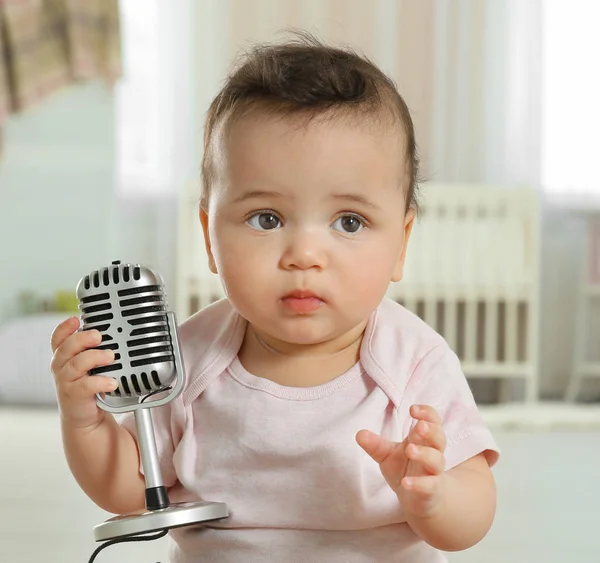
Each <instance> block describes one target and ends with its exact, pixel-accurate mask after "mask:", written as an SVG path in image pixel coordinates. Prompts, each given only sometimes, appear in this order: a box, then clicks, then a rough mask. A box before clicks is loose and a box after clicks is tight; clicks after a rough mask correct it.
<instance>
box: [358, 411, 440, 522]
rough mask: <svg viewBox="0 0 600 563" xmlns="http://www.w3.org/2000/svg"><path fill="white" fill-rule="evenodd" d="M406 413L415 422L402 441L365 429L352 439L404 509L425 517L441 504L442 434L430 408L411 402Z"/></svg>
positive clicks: (434, 412)
mask: <svg viewBox="0 0 600 563" xmlns="http://www.w3.org/2000/svg"><path fill="white" fill-rule="evenodd" d="M410 415H411V416H412V417H413V418H414V419H415V420H416V421H417V424H416V425H415V426H414V427H413V428H412V429H411V431H410V432H409V434H408V436H407V437H406V438H405V439H404V440H403V441H402V442H390V441H389V440H386V439H385V438H382V437H381V436H378V435H377V434H374V433H373V432H370V431H368V430H361V431H360V432H359V433H358V434H357V435H356V441H357V442H358V444H359V445H360V446H361V447H362V448H363V449H364V450H365V451H366V452H367V453H368V454H369V455H370V456H371V457H372V458H373V459H374V460H375V461H376V462H377V463H378V464H379V467H380V469H381V473H382V474H383V476H384V477H385V480H386V481H387V483H388V485H389V486H390V487H391V488H392V490H393V491H394V492H395V493H396V494H397V495H398V498H399V500H400V503H401V505H402V508H403V510H404V512H405V513H409V514H413V515H414V516H416V517H418V518H429V517H431V516H434V515H435V514H436V513H437V511H438V510H439V508H440V506H441V505H442V499H443V490H444V483H445V479H444V475H445V474H444V469H445V463H446V462H445V458H444V450H445V449H446V435H445V433H444V429H443V428H442V421H441V418H440V415H439V414H438V413H437V412H436V410H435V409H434V408H432V407H430V406H427V405H413V406H412V407H411V408H410Z"/></svg>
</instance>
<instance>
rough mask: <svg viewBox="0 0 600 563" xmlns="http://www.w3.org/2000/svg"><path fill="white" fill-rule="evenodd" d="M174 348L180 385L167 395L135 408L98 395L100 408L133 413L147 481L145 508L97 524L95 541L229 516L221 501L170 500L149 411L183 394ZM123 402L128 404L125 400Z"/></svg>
mask: <svg viewBox="0 0 600 563" xmlns="http://www.w3.org/2000/svg"><path fill="white" fill-rule="evenodd" d="M166 315H167V320H168V324H169V331H170V334H177V333H176V330H177V325H176V321H175V314H174V313H173V312H167V313H166ZM172 348H173V357H174V363H175V368H176V371H177V383H176V384H175V387H174V388H173V389H172V390H171V391H170V392H169V394H168V395H167V396H165V397H163V398H162V399H158V400H155V401H152V402H151V403H146V404H144V403H143V399H142V401H139V402H137V403H134V404H133V405H132V404H126V405H122V406H116V405H111V404H110V403H107V402H106V400H105V399H104V398H102V397H100V396H97V402H98V406H99V407H100V408H102V409H104V410H106V411H108V412H112V413H124V412H131V411H132V410H133V411H134V416H135V424H136V429H137V433H138V444H139V450H140V457H141V464H142V468H143V470H144V479H145V481H146V508H145V509H142V510H139V511H136V512H132V513H129V514H122V515H119V516H114V517H113V518H110V519H108V520H106V521H105V522H103V523H102V524H98V525H97V526H95V527H94V539H95V540H96V541H106V540H112V539H115V538H125V537H130V536H137V535H140V534H148V533H150V532H157V531H162V530H169V529H172V528H179V527H182V526H189V525H192V524H202V523H204V522H209V521H211V520H219V519H221V518H227V516H229V513H228V510H227V505H226V504H225V503H222V502H209V501H199V502H179V503H171V502H170V501H169V496H168V493H167V489H166V487H165V486H164V483H163V479H162V474H161V471H160V464H159V462H158V451H157V448H156V439H155V436H154V427H153V425H152V415H151V413H150V408H152V407H157V406H161V405H164V404H167V403H169V402H170V401H172V400H173V399H174V398H175V397H177V396H178V395H179V394H180V393H181V392H182V391H183V386H184V384H185V372H184V368H183V359H182V357H181V351H180V350H179V346H172ZM117 400H119V399H117ZM120 400H121V401H126V399H120Z"/></svg>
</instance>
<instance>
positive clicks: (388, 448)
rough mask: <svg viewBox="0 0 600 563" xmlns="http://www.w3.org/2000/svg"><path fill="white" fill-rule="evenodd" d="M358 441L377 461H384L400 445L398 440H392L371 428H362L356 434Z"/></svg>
mask: <svg viewBox="0 0 600 563" xmlns="http://www.w3.org/2000/svg"><path fill="white" fill-rule="evenodd" d="M356 442H357V443H358V445H359V446H360V447H361V448H362V449H363V450H365V452H367V453H368V454H369V455H370V456H371V457H372V458H373V459H374V460H375V461H376V462H377V463H383V462H384V461H385V460H386V459H387V458H388V456H389V455H390V454H391V453H392V452H393V451H394V450H396V448H397V447H398V444H397V443H396V442H390V441H389V440H386V439H385V438H382V437H381V436H379V435H378V434H375V433H373V432H371V431H370V430H361V431H360V432H359V433H358V434H357V435H356Z"/></svg>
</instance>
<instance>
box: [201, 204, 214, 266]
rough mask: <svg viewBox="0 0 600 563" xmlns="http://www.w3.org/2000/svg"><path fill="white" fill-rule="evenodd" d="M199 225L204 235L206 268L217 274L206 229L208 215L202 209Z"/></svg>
mask: <svg viewBox="0 0 600 563" xmlns="http://www.w3.org/2000/svg"><path fill="white" fill-rule="evenodd" d="M200 224H201V225H202V233H203V234H204V246H205V247H206V255H207V256H208V268H209V269H210V271H211V272H212V273H213V274H218V271H217V264H216V262H215V257H214V256H213V253H212V245H211V242H210V232H209V229H208V213H206V210H205V209H204V208H202V207H201V208H200Z"/></svg>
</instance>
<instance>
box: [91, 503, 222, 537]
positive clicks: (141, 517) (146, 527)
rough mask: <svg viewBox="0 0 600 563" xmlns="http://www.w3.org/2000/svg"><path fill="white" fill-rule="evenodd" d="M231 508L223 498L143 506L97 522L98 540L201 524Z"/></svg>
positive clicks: (214, 518) (219, 516) (215, 518)
mask: <svg viewBox="0 0 600 563" xmlns="http://www.w3.org/2000/svg"><path fill="white" fill-rule="evenodd" d="M227 516H229V512H228V511H227V506H226V505H225V503H222V502H180V503H173V504H171V505H170V506H168V507H167V508H163V509H161V510H153V511H149V510H146V509H144V510H140V511H139V512H133V513H131V514H122V515H120V516H115V517H113V518H110V519H109V520H107V521H106V522H103V523H102V524H98V525H97V526H94V539H95V541H105V540H112V539H114V538H123V537H127V536H137V535H140V534H148V533H151V532H158V531H160V530H164V529H171V528H179V527H182V526H189V525H191V524H202V523H203V522H209V521H210V520H219V519H221V518H227Z"/></svg>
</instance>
